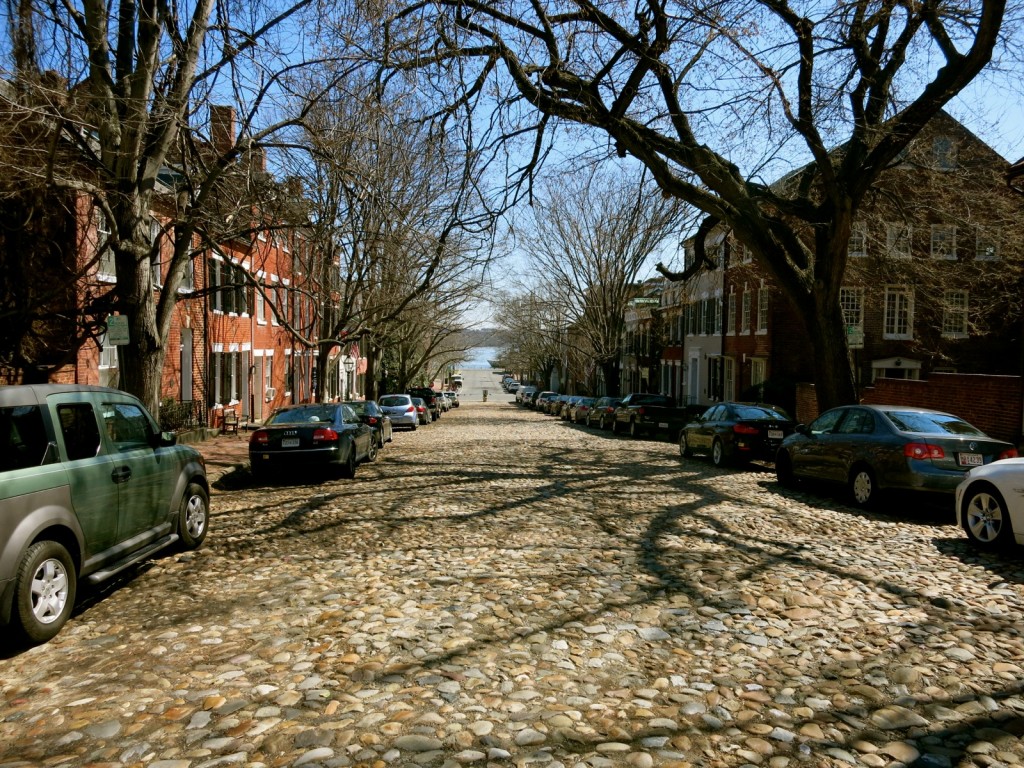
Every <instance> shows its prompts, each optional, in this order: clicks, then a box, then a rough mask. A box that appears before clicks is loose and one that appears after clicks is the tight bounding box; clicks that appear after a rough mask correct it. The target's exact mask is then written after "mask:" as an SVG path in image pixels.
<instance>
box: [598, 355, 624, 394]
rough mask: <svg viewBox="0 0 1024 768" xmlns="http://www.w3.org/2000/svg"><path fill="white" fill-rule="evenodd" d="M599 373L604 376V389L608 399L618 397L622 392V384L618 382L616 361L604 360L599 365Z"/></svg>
mask: <svg viewBox="0 0 1024 768" xmlns="http://www.w3.org/2000/svg"><path fill="white" fill-rule="evenodd" d="M601 373H602V374H604V389H605V394H606V395H607V396H608V397H618V396H619V395H620V394H621V392H622V384H621V382H620V381H619V362H618V360H605V361H604V362H602V363H601Z"/></svg>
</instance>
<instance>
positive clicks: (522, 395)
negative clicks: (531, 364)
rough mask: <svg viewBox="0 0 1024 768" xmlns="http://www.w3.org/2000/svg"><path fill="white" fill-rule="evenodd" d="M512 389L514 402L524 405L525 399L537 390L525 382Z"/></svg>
mask: <svg viewBox="0 0 1024 768" xmlns="http://www.w3.org/2000/svg"><path fill="white" fill-rule="evenodd" d="M514 391H515V393H516V402H517V403H521V404H522V405H526V401H527V399H528V398H530V397H531V396H532V395H534V394H535V393H536V392H537V388H536V387H531V386H530V385H528V384H525V385H522V386H519V387H517V388H516V389H515V390H514Z"/></svg>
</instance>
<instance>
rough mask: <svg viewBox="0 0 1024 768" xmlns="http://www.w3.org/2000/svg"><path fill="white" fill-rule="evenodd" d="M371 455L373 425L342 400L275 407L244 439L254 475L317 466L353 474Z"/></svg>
mask: <svg viewBox="0 0 1024 768" xmlns="http://www.w3.org/2000/svg"><path fill="white" fill-rule="evenodd" d="M376 458H377V441H376V439H375V438H374V434H373V429H371V428H370V426H369V425H368V424H364V423H363V422H362V421H361V420H360V419H359V416H358V415H356V412H355V411H353V410H352V408H351V407H349V406H348V405H345V404H344V403H311V404H308V405H288V406H284V407H283V408H278V409H277V410H275V411H274V412H273V413H272V414H270V418H268V419H267V420H266V421H265V422H263V426H262V427H260V428H259V429H257V430H256V431H255V432H253V433H252V437H250V438H249V464H250V465H251V466H252V471H253V473H254V474H257V475H258V476H263V474H265V473H270V474H273V473H275V472H278V471H280V470H283V469H297V468H314V467H319V468H335V469H337V470H338V471H339V472H340V473H341V475H342V476H343V477H355V474H356V467H357V466H358V465H359V463H360V462H363V461H374V460H375V459H376Z"/></svg>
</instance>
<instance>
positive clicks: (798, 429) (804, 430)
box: [793, 424, 811, 437]
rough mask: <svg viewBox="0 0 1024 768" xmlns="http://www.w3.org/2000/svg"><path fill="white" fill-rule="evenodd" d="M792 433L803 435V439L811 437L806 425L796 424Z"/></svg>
mask: <svg viewBox="0 0 1024 768" xmlns="http://www.w3.org/2000/svg"><path fill="white" fill-rule="evenodd" d="M793 431H794V432H796V433H798V434H801V435H803V436H804V437H810V436H811V430H809V429H808V428H807V425H806V424H797V425H796V426H795V427H793Z"/></svg>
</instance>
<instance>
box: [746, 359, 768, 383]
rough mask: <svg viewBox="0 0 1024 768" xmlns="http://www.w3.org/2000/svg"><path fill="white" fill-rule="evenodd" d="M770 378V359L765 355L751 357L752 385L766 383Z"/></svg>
mask: <svg viewBox="0 0 1024 768" xmlns="http://www.w3.org/2000/svg"><path fill="white" fill-rule="evenodd" d="M767 378H768V361H767V360H765V359H764V358H763V357H752V358H750V386H752V387H756V386H757V385H759V384H764V382H765V381H766V380H767Z"/></svg>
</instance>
